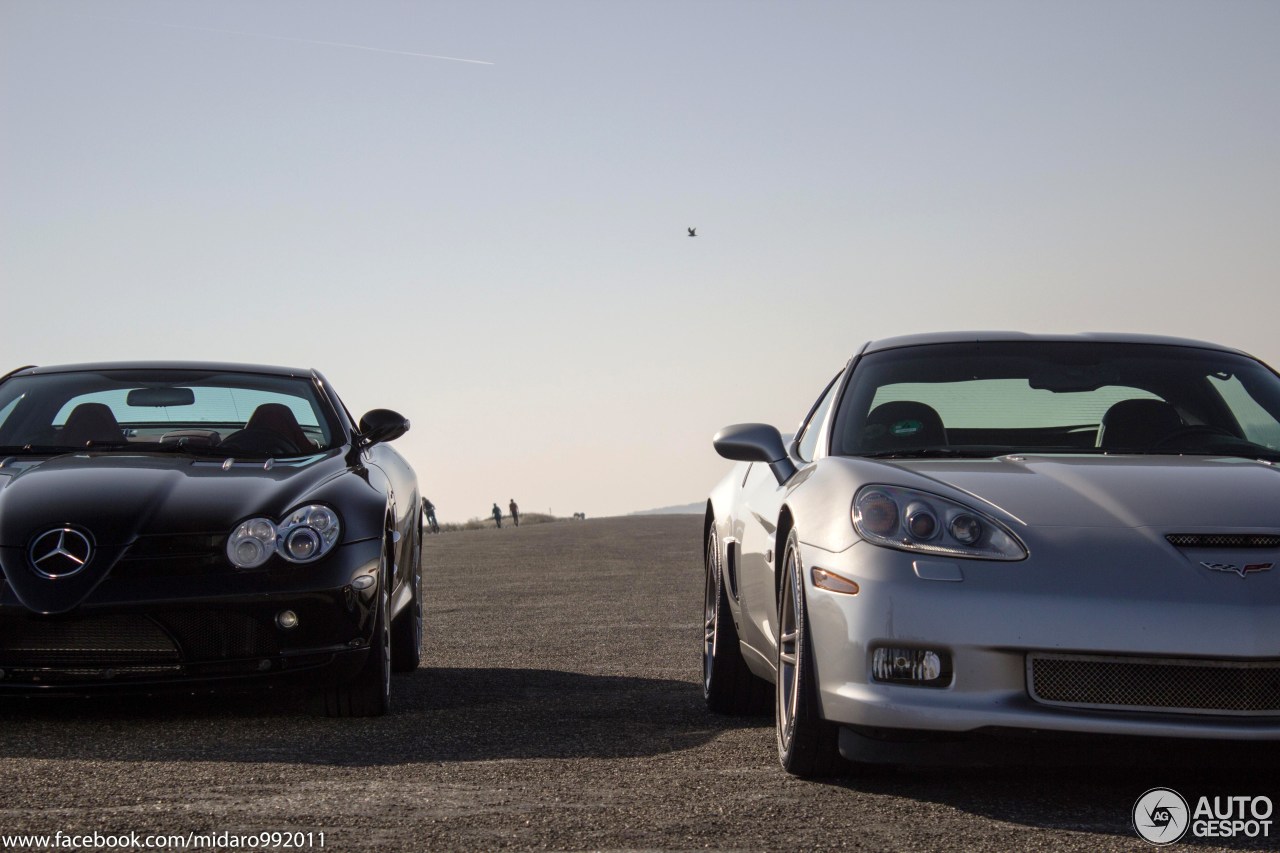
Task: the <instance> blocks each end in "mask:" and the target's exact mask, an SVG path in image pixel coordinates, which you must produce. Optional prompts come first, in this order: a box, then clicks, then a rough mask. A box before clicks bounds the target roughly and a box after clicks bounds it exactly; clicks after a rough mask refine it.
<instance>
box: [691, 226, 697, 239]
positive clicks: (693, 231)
mask: <svg viewBox="0 0 1280 853" xmlns="http://www.w3.org/2000/svg"><path fill="white" fill-rule="evenodd" d="M689 236H690V237H697V236H698V229H697V228H690V229H689Z"/></svg>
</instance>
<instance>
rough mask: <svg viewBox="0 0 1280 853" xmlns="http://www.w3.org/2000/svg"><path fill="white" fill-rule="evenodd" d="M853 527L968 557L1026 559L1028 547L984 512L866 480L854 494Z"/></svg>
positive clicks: (923, 549) (880, 538)
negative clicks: (869, 482) (870, 482)
mask: <svg viewBox="0 0 1280 853" xmlns="http://www.w3.org/2000/svg"><path fill="white" fill-rule="evenodd" d="M853 527H854V529H855V530H857V531H858V535H859V536H861V537H862V538H863V539H866V540H867V541H868V542H871V543H872V544H875V545H883V546H885V547H886V548H898V549H900V550H903V551H917V552H920V553H922V554H940V555H945V556H948V557H966V558H970V559H976V560H1021V559H1024V558H1025V557H1026V556H1027V548H1026V546H1025V545H1023V544H1022V543H1021V542H1020V541H1018V537H1016V536H1014V535H1013V533H1012V532H1010V531H1009V529H1008V528H1006V527H1005V526H1004V525H1003V524H1001V523H1000V522H998V521H996V520H995V519H994V518H992V517H991V516H989V515H986V514H985V513H981V512H978V511H977V510H975V509H972V508H970V507H967V506H965V505H964V504H961V503H958V502H957V501H953V500H951V499H949V498H944V497H940V496H939V495H934V494H930V493H929V492H921V491H917V490H915V489H904V488H901V487H898V486H881V485H872V486H863V487H862V488H861V489H859V490H858V493H857V494H856V495H854V498H853Z"/></svg>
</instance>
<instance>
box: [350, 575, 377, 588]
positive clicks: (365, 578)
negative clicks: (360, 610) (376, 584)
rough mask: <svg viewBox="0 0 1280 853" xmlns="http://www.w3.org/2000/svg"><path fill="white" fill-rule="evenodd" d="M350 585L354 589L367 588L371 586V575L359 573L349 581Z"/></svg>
mask: <svg viewBox="0 0 1280 853" xmlns="http://www.w3.org/2000/svg"><path fill="white" fill-rule="evenodd" d="M351 586H352V587H353V588H355V589H368V588H369V587H371V586H373V575H361V576H360V577H358V578H356V579H355V580H353V581H352V582H351Z"/></svg>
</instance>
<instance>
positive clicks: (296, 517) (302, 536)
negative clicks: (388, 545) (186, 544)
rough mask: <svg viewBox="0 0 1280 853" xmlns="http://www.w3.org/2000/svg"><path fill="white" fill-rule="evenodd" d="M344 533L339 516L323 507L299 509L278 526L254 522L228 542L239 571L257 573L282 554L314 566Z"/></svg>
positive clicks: (262, 520) (242, 526)
mask: <svg viewBox="0 0 1280 853" xmlns="http://www.w3.org/2000/svg"><path fill="white" fill-rule="evenodd" d="M341 533H342V525H341V524H340V523H339V522H338V514H337V513H335V512H334V511H333V510H331V509H330V508H329V507H327V506H324V505H322V504H308V505H307V506H302V507H298V508H297V509H295V510H293V511H292V512H290V513H289V514H288V515H286V516H285V518H284V520H283V521H281V522H280V523H279V524H276V523H275V522H273V521H272V520H271V519H269V518H250V519H247V520H245V521H242V522H240V523H239V524H238V525H236V529H235V530H233V531H231V535H230V536H229V537H228V538H227V559H229V560H230V561H231V564H232V565H233V566H235V567H236V568H239V569H256V568H257V567H258V566H261V565H262V564H263V563H265V562H266V561H267V560H269V559H270V558H271V555H272V554H279V555H280V556H281V557H284V558H285V559H286V560H288V561H289V562H291V563H310V562H313V561H315V560H318V559H320V558H321V557H323V556H324V555H325V554H327V553H329V551H330V550H332V548H333V546H334V545H336V544H337V542H338V537H339V535H340V534H341Z"/></svg>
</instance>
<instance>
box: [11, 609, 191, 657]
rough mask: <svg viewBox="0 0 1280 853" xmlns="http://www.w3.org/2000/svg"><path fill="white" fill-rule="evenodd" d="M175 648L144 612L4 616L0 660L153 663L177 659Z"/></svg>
mask: <svg viewBox="0 0 1280 853" xmlns="http://www.w3.org/2000/svg"><path fill="white" fill-rule="evenodd" d="M178 659H179V654H178V648H177V646H175V645H174V643H173V640H171V639H170V638H169V635H168V633H166V632H165V631H164V630H163V629H162V628H161V627H160V626H159V625H157V624H156V623H155V622H154V621H152V620H151V619H148V618H146V617H145V616H127V615H116V616H96V617H90V618H88V619H30V618H28V619H6V620H4V621H3V623H0V662H3V663H4V664H9V665H12V664H27V665H31V666H50V667H96V666H105V667H120V666H155V665H161V664H169V663H176V662H177V661H178Z"/></svg>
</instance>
